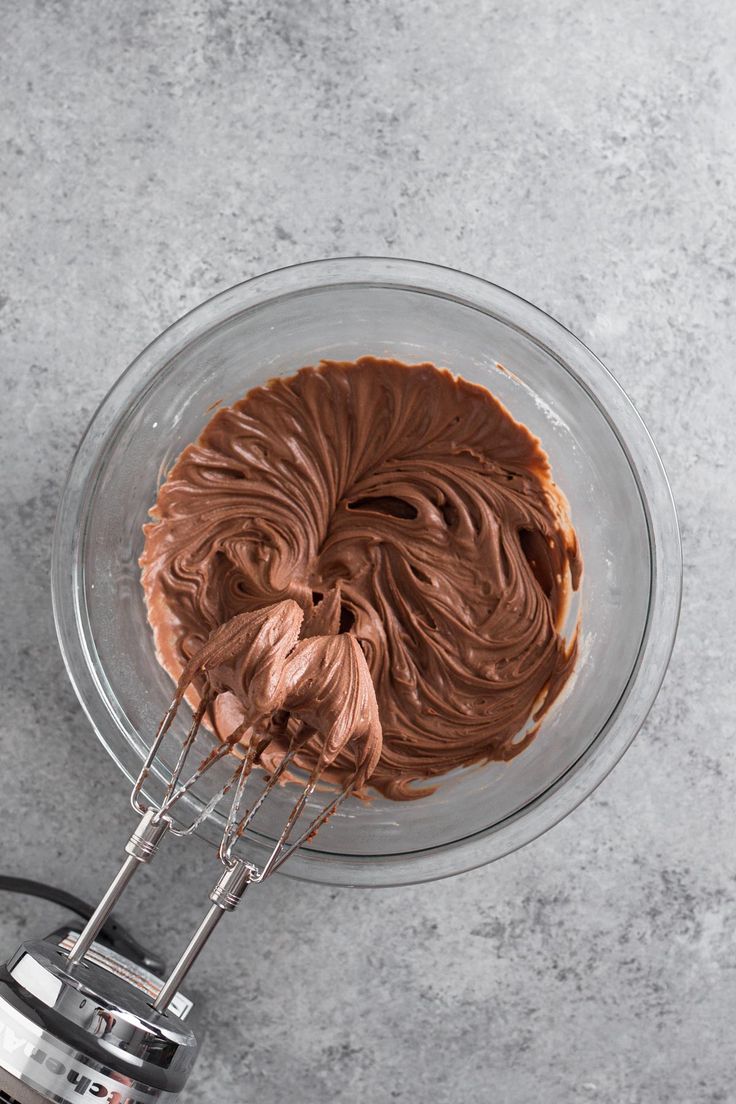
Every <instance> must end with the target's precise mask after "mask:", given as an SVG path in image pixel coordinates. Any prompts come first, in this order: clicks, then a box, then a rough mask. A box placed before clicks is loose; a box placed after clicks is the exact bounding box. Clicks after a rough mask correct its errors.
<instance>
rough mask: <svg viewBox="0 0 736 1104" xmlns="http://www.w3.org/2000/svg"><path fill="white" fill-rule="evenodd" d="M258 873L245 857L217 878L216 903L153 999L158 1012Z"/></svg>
mask: <svg viewBox="0 0 736 1104" xmlns="http://www.w3.org/2000/svg"><path fill="white" fill-rule="evenodd" d="M256 873H257V871H256V869H255V867H253V866H251V865H250V863H247V862H244V861H243V860H242V859H238V860H236V861H235V862H234V863H233V865H232V866H230V867H228V868H227V869H226V870H225V871H224V873H223V874H221V875H220V877H219V878H218V879H217V882H216V883H215V885H214V888H213V889H212V892H211V893H210V900H211V901H212V904H211V905H210V907H209V909H208V910H207V912H206V913H205V915H204V917H203V918H202V920H201V922H200V924H199V927H198V928H197V930H196V931H195V933H194V935H193V936H192V938H191V939H190V940H189V943H188V944H187V946H186V948H185V949H184V951H183V953H182V955H181V958H180V959H179V961H178V962H177V964H176V966H174V968H173V970H172V971H171V973H170V974H169V976H168V978H167V979H166V982H165V984H164V986H163V988H162V989H161V992H160V993H159V994H158V996H157V997H156V999H155V1001H154V1002H153V1007H154V1008H155V1009H156V1011H157V1012H165V1011H166V1009H167V1008H168V1006H169V1004H170V1003H171V1001H172V999H173V997H174V996H175V994H176V992H177V990H178V988H179V986H180V985H181V983H182V981H183V980H184V978H185V977H186V976H187V974H188V973H189V971H190V970H191V968H192V966H193V965H194V963H195V962H196V960H197V958H198V957H199V954H200V951H201V950H202V949H203V947H204V945H205V943H206V942H207V940H208V939H209V937H210V936H211V935H212V933H213V931H214V930H215V928H216V927H217V925H218V924H219V922H220V920H221V919H222V917H223V916H224V914H225V913H226V912H232V911H233V909H234V908H235V907H236V906H237V905H238V904H239V902H240V899H241V897H242V896H243V894H244V893H245V891H246V889H247V888H248V886H249V885H250V882H251V879H252V878H253V877H254V875H255V874H256Z"/></svg>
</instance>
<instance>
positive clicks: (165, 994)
mask: <svg viewBox="0 0 736 1104" xmlns="http://www.w3.org/2000/svg"><path fill="white" fill-rule="evenodd" d="M208 701H209V699H208V698H207V696H206V695H205V696H203V697H202V700H201V701H200V703H199V705H198V706H197V708H196V709H195V711H194V714H193V719H192V722H191V725H190V727H189V730H188V733H187V736H186V739H185V740H184V742H183V745H182V747H181V750H180V752H179V754H178V758H177V759H176V763H175V767H174V769H173V772H172V773H171V776H170V778H169V780H168V782H167V783H166V784H165V788H164V792H163V796H162V798H161V799H160V800H158V801H153V800H152V799H151V798H150V797H149V796H148V792H147V782H148V781H149V778H150V777H151V774H152V771H153V770H154V768H155V765H156V760H157V756H158V755H159V753H160V750H161V745H162V743H163V741H164V739H165V737H166V735H167V733H168V732H169V731H170V729H171V725H172V722H173V720H174V717H175V715H176V712H177V710H178V708H179V705H180V703H181V695H180V694H177V697H175V698H174V700H173V701H172V703H171V706H170V707H169V709H168V711H167V713H166V715H165V717H164V719H163V721H162V723H161V725H160V727H159V729H158V732H157V733H156V737H155V739H154V742H153V744H152V746H151V748H150V750H149V753H148V755H147V757H146V759H145V762H144V764H143V766H142V768H141V770H140V773H139V775H138V778H137V780H136V782H135V785H134V786H133V791H132V794H131V802H132V805H133V808H134V809H135V810H136V812H137V813H139V814H140V817H141V819H140V821H139V823H138V825H137V827H136V828H135V830H134V832H133V833H132V835H131V837H130V839H129V840H128V842H127V844H126V845H125V851H126V859H125V861H124V863H123V864H122V866H121V867H120V870H119V871H118V873H117V874H116V876H115V878H114V879H113V881H112V882H111V884H110V886H109V888H108V890H107V892H106V893H105V894H104V896H103V897H102V900H101V901H100V903H99V905H98V906H97V908H96V909H95V911H94V913H93V915H92V916H91V918H90V920H89V922H88V923H87V925H86V927H85V928H84V929H83V931H82V932H81V934H80V935H79V936H78V937H77V938H76V939H75V938H74V937H73V936H67V937H66V938H65V939H64V940H62V941H61V943H59V942H58V941H52V940H51V939H48V940H42V941H38V942H32V943H24V944H23V945H22V946H21V947H20V948H19V949H18V950H17V951H16V953H15V954H14V955H13V956H12V957H11V958H10V960H9V961H8V963H7V964H6V966H5V967H4V968H3V969H2V971H0V1101H7V1102H11V1104H37V1102H39V1101H57V1102H66V1104H72V1102H77V1101H81V1100H95V1099H99V1100H106V1101H108V1102H109V1104H154V1102H156V1101H170V1100H174V1099H175V1098H176V1097H177V1095H178V1093H179V1092H180V1090H181V1089H182V1087H183V1086H184V1084H185V1082H186V1080H187V1077H188V1075H189V1073H190V1071H191V1069H192V1066H193V1064H194V1061H195V1058H196V1056H197V1049H198V1043H197V1038H196V1036H195V1034H194V1031H193V1028H192V1020H193V1018H194V1017H193V1015H192V1003H191V1001H189V1000H188V998H186V997H184V996H183V995H182V994H181V993H180V992H179V986H180V985H181V984H182V982H183V981H184V979H185V978H186V976H187V974H188V973H189V971H190V969H191V968H192V966H193V964H194V962H195V960H196V959H197V956H198V955H199V953H200V951H201V950H202V948H203V947H204V946H205V944H206V943H207V940H208V939H209V937H210V936H211V934H212V932H213V931H214V929H215V927H216V925H217V924H218V922H219V921H220V919H221V918H222V916H223V915H224V914H225V913H226V912H232V910H233V909H234V908H236V906H237V905H238V903H239V901H240V899H241V898H242V896H243V894H244V892H245V890H246V889H247V887H248V886H249V885H251V884H252V883H257V882H261V881H263V879H264V878H267V877H268V876H269V875H270V874H272V873H273V872H274V871H275V870H277V869H278V868H279V867H280V866H281V865H282V863H284V862H285V861H286V860H287V859H288V858H289V856H290V855H291V854H292V853H293V851H294V850H295V849H296V848H298V847H299V846H300V845H301V844H302V843H304V842H305V841H306V840H308V839H311V838H312V837H313V836H314V834H315V833H316V832H317V831H318V829H319V828H320V827H321V826H322V824H324V822H325V821H326V820H327V819H328V818H329V817H330V816H331V815H332V814H333V813H334V812H335V810H336V809H337V808H338V807H339V805H340V804H341V802H342V801H343V800H344V799H345V798H346V797H347V795H348V794H349V793H350V792H351V791H352V789H353V787H354V785H355V778H351V779H350V781H349V782H348V783H347V784H344V785H341V786H340V787H339V791H338V792H337V793H336V794H335V793H334V791H333V793H332V795H331V796H330V797H329V799H328V800H327V801H326V803H325V804H324V805H322V806H321V807H320V809H319V812H318V813H317V815H316V816H311V817H310V816H308V815H306V814H305V809H306V807H307V803H308V802H309V799H310V797H311V796H312V795H313V793H314V791H315V788H316V786H317V784H318V781H319V779H320V776H321V767H320V766H318V767H316V768H315V769H314V770H313V771H312V772H311V774H310V776H309V778H308V779H307V781H306V783H304V784H303V786H302V787H301V789H300V791H299V792H298V796H297V797H296V801H295V802H294V804H293V807H292V808H291V811H290V813H289V815H288V817H287V818H286V821H285V823H284V825H283V829H282V831H281V833H280V835H279V837H278V839H277V841H276V843H275V846H274V847H273V849H272V850H271V852H270V855H268V857H267V858H266V860H265V862H261V863H260V865H256V864H255V863H253V862H251V861H250V860H249V859H248V858H243V857H239V856H237V855H236V854H235V849H236V844H237V843H238V841H239V840H240V838H241V837H242V836H243V834H244V833H245V831H246V830H247V829H248V828H249V827H250V826H251V825H252V823H253V820H254V818H255V817H256V816H257V814H258V812H259V810H260V809H261V808H262V806H263V804H264V802H265V801H266V799H267V797H268V794H269V793H270V792H271V791H272V789H273V788H274V786H276V785H277V784H278V783H279V782H280V781H282V780H283V779H284V775H285V773H286V772H287V771H288V770H289V768H290V767H293V766H294V760H295V757H296V756H297V754H298V750H299V747H300V746H301V745H302V743H303V741H304V739H305V738H307V737H308V735H309V731H308V730H306V729H305V727H304V726H302V727H301V729H300V730H298V731H297V732H296V733H295V734H294V735H293V736H292V739H291V742H290V745H289V747H288V750H287V752H286V754H285V755H284V756H283V758H282V759H281V761H280V763H279V764H278V766H277V767H276V768H275V769H274V770H273V771H271V772H270V774H269V775H268V777H267V780H266V781H265V783H264V785H263V786H262V788H261V790H260V793H258V795H257V797H256V798H255V800H254V801H253V802H252V803H251V804H250V806H249V807H248V808H245V801H246V790H247V789H248V787H247V783H248V780H249V778H250V777H251V774H252V768H253V766H254V764H255V763H256V761H257V759H258V756H259V753H260V752H261V751H262V750H263V747H264V745H265V744H266V743H267V740H266V739H264V740H261V741H254V742H252V743H251V745H250V746H249V747H248V749H247V751H245V753H243V752H242V751H241V750H240V749H239V748H238V752H239V754H238V757H237V759H236V760H235V766H234V767H233V769H232V771H231V772H230V775H229V777H228V778H227V779H226V781H225V783H224V784H223V785H221V786H219V788H217V789H216V791H215V792H214V793H213V794H212V795H211V797H210V798H209V800H208V801H207V802H205V803H204V804H203V806H202V808H201V811H200V812H199V813H198V815H196V816H195V818H194V819H193V820H192V821H191V823H189V824H181V823H180V822H177V820H176V818H175V813H176V811H177V806H179V803H180V801H181V799H182V797H184V795H185V794H187V793H189V792H190V791H191V790H192V789H193V787H195V786H196V785H197V784H198V783H200V781H201V780H202V779H203V778H205V777H206V776H207V774H208V772H209V771H210V769H211V767H212V766H213V765H214V763H216V762H218V761H220V760H222V759H223V758H225V757H226V756H228V755H232V753H233V752H234V750H235V749H236V748H237V747H238V742H239V740H240V738H241V737H242V736H243V733H244V731H245V728H246V725H245V723H244V724H242V725H240V726H239V727H238V728H237V729H236V730H235V731H234V732H233V733H232V735H231V736H230V737H229V738H228V740H226V741H225V742H224V743H221V744H219V745H216V746H215V747H214V748H213V750H212V752H211V753H210V754H209V755H208V756H207V757H206V758H205V759H204V760H203V761H202V762H200V763H199V764H197V766H196V768H195V769H194V770H191V764H189V766H188V763H189V760H190V759H191V757H192V748H193V745H194V742H195V739H196V737H197V734H198V732H199V730H200V726H201V723H202V720H203V718H204V715H205V712H206V709H207V706H208ZM231 794H232V798H231V800H230V807H229V812H228V816H227V821H226V825H225V830H224V832H223V835H222V839H221V841H220V845H219V849H218V857H219V861H220V863H221V864H222V867H223V870H222V873H221V874H220V876H219V878H218V879H217V881H216V883H215V885H214V887H213V889H212V891H211V893H210V895H209V897H210V902H211V904H210V907H209V909H208V910H207V912H206V913H205V915H204V916H203V918H202V920H201V922H200V924H199V926H198V927H197V929H196V931H195V932H194V933H193V935H192V937H191V939H190V940H189V943H188V944H187V946H186V948H185V949H184V951H183V952H182V954H181V956H180V958H179V960H178V962H177V963H176V965H175V966H174V967H173V969H172V970H171V971H170V973H169V975H168V978H167V979H166V980H165V981H162V980H161V979H159V978H156V977H155V976H153V975H152V974H150V973H149V972H148V971H147V970H144V969H142V968H141V967H140V966H139V965H138V964H136V963H133V962H130V961H127V960H126V959H125V958H123V957H122V956H121V955H119V954H116V953H115V952H113V951H110V950H108V949H107V948H106V947H104V946H103V945H101V944H99V943H97V942H95V940H96V938H97V936H98V935H99V933H100V932H101V931H102V929H103V926H104V925H105V922H106V920H107V919H108V917H109V916H110V913H111V912H112V910H113V908H114V907H115V905H116V903H117V902H118V900H119V899H120V897H121V895H122V893H123V892H124V890H125V888H126V886H127V885H128V884H129V882H130V880H131V878H132V877H133V875H134V874H135V872H136V871H137V870H138V869H139V868H140V867H141V866H142V865H145V864H147V863H149V862H150V861H151V859H152V858H153V856H154V855H155V854H156V851H157V850H158V847H159V846H160V844H161V841H162V840H163V838H164V837H165V836H166V835H173V836H188V835H191V834H192V833H193V832H194V831H195V830H196V829H197V827H198V826H199V825H200V824H201V822H202V821H203V820H204V819H205V818H206V817H208V816H209V814H210V813H212V812H213V811H214V810H215V809H216V808H217V807H218V806H219V805H220V803H222V802H225V801H226V798H228V797H229V796H230V795H231ZM304 821H306V822H307V823H306V826H305V827H302V823H303V822H304ZM297 826H299V827H297Z"/></svg>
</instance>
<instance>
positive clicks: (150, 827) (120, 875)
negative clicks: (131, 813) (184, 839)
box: [68, 809, 169, 966]
mask: <svg viewBox="0 0 736 1104" xmlns="http://www.w3.org/2000/svg"><path fill="white" fill-rule="evenodd" d="M168 827H169V825H168V823H167V821H165V820H162V819H158V814H157V812H156V810H155V809H149V810H148V811H147V812H146V813H144V815H143V816H142V817H141V820H140V823H139V824H138V827H137V828H136V829H135V831H134V832H133V834H132V836H131V837H130V839H129V840H128V842H127V843H126V845H125V850H126V851H127V853H128V857H127V858H126V860H125V862H124V863H123V865H122V866H121V867H120V870H118V872H117V874H116V875H115V877H114V878H113V880H112V882H111V883H110V885H109V887H108V889H107V891H106V893H105V895H104V896H103V898H102V900H101V901H100V903H99V905H98V906H97V908H96V909H95V911H94V912H93V913H92V915H91V916H90V918H89V920H88V921H87V923H86V924H85V926H84V928H83V929H82V932H81V934H80V936H79V938H78V939H77V941H76V943H75V944H74V946H73V947H72V949H71V950H70V951H69V956H68V958H69V965H70V966H74V965H75V964H76V963H78V962H81V961H82V959H83V958H84V956H85V955H86V953H87V951H88V950H89V949H90V947H91V946H92V944H93V943H94V941H95V939H96V938H97V936H98V935H99V934H100V931H101V930H102V928H103V926H104V924H105V921H106V920H107V918H108V916H109V915H110V913H111V912H112V910H113V909H114V908H115V905H116V904H117V903H118V901H119V900H120V898H121V897H122V895H123V893H124V891H125V889H126V887H127V886H128V884H129V882H130V879H131V878H132V877H133V875H134V874H135V872H136V870H138V869H139V867H140V866H142V865H143V864H144V863H148V862H150V861H151V859H152V858H153V856H154V855H155V853H156V850H157V848H158V845H159V843H160V842H161V840H162V839H163V836H164V835H165V833H166V831H167V829H168Z"/></svg>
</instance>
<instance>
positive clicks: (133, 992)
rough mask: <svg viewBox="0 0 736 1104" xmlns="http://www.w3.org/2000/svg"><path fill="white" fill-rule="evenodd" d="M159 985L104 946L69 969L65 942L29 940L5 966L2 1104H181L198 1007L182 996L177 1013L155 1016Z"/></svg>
mask: <svg viewBox="0 0 736 1104" xmlns="http://www.w3.org/2000/svg"><path fill="white" fill-rule="evenodd" d="M73 938H74V937H73V935H70V936H69V938H68V940H67V941H66V944H67V947H68V945H70V944H71V942H73ZM160 986H161V981H160V979H158V978H155V977H153V975H151V974H149V973H148V972H147V971H145V970H143V969H141V968H140V967H139V966H137V965H135V964H134V963H131V962H128V961H127V960H126V959H125V958H124V957H123V956H122V955H120V954H117V953H116V952H111V951H109V950H108V949H107V948H105V947H103V946H101V945H99V944H93V947H92V949H91V951H90V953H89V955H88V957H87V958H86V959H85V960H84V961H83V962H81V963H80V964H79V965H77V966H73V967H69V964H68V961H67V957H66V950H65V949H64V943H62V945H61V946H60V945H58V944H57V943H56V942H50V941H39V942H36V943H24V944H23V945H22V946H21V947H20V948H19V949H18V950H17V951H16V953H15V954H14V955H13V956H12V958H11V959H10V960H9V961H8V963H7V964H6V965H5V966H4V967H2V968H1V969H0V1102H8V1101H10V1102H15V1104H37V1102H39V1101H43V1102H47V1101H55V1102H57V1104H79V1102H80V1101H85V1100H86V1101H90V1102H91V1101H96V1100H97V1101H107V1102H108V1104H158V1102H161V1104H165V1102H168V1101H174V1100H176V1098H177V1096H178V1093H179V1092H180V1091H181V1089H182V1088H183V1086H184V1084H185V1082H186V1080H187V1077H188V1075H189V1073H190V1071H191V1068H192V1066H193V1064H194V1061H195V1058H196V1056H197V1040H196V1037H195V1035H194V1032H193V1031H192V1028H191V1023H190V1022H189V1021H190V1020H191V1017H192V1016H193V1012H192V1007H193V1006H192V1003H191V1001H189V1000H188V999H187V998H186V997H184V996H182V995H181V994H177V999H176V1000H175V1001H174V1002H173V1007H174V1008H175V1009H176V1011H177V1012H178V1013H179V1015H175V1014H174V1013H173V1012H172V1010H171V1008H170V1009H169V1010H168V1011H167V1012H166V1013H160V1012H156V1011H155V1010H154V1009H153V1008H152V1007H151V1000H152V999H153V997H154V996H155V995H156V992H157V990H158V988H160Z"/></svg>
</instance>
